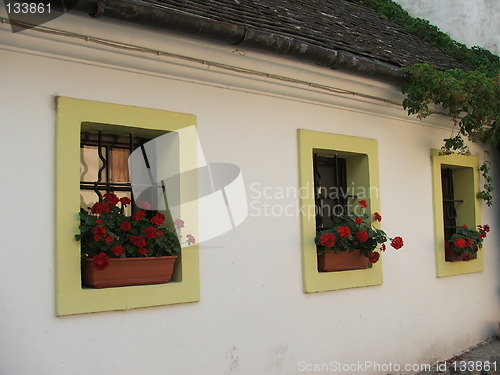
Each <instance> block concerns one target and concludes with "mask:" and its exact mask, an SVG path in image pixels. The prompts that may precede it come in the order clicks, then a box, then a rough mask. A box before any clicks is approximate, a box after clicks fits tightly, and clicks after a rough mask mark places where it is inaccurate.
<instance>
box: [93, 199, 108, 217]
mask: <svg viewBox="0 0 500 375" xmlns="http://www.w3.org/2000/svg"><path fill="white" fill-rule="evenodd" d="M91 211H92V213H93V214H107V213H108V212H109V206H108V204H107V203H106V202H97V203H95V204H94V205H93V206H92V208H91Z"/></svg>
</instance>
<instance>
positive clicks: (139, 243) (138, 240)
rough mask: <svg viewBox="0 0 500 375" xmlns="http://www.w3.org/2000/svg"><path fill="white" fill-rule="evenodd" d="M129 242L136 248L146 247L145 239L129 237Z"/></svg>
mask: <svg viewBox="0 0 500 375" xmlns="http://www.w3.org/2000/svg"><path fill="white" fill-rule="evenodd" d="M130 242H131V243H132V245H134V246H137V247H144V246H146V239H145V238H144V237H141V236H130Z"/></svg>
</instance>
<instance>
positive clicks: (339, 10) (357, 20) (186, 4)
mask: <svg viewBox="0 0 500 375" xmlns="http://www.w3.org/2000/svg"><path fill="white" fill-rule="evenodd" d="M150 3H156V4H158V5H160V6H162V7H165V8H168V9H170V10H172V11H174V12H182V13H186V14H190V15H193V16H196V17H200V18H206V19H210V20H213V21H217V22H223V23H228V24H235V25H240V26H244V27H247V28H252V29H257V30H260V31H266V32H269V33H272V34H279V35H283V36H287V37H292V38H294V39H297V40H299V41H303V42H306V43H310V44H312V45H316V46H320V47H323V48H326V49H335V50H342V51H347V52H351V53H353V54H356V55H359V56H364V57H368V58H373V59H376V60H379V61H382V62H387V63H390V64H394V65H396V66H398V67H406V66H410V65H412V64H415V63H429V64H430V65H433V66H435V67H436V68H440V69H450V68H456V67H460V65H459V64H458V63H457V62H456V61H455V60H454V59H453V58H452V57H450V56H448V55H445V54H444V53H443V52H441V51H440V50H439V49H437V48H435V47H433V46H431V45H430V44H428V43H426V42H424V41H423V40H422V39H420V38H419V37H417V36H415V35H413V34H410V33H409V32H407V31H406V30H405V29H404V28H403V27H401V26H399V25H397V24H396V23H394V22H392V21H390V20H387V19H383V18H381V17H380V16H379V15H378V14H377V12H376V11H375V10H374V9H372V8H370V7H369V6H367V5H365V4H364V3H363V1H362V0H310V1H300V0H279V1H275V0H182V1H179V0H157V1H152V2H150Z"/></svg>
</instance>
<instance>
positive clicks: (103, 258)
mask: <svg viewBox="0 0 500 375" xmlns="http://www.w3.org/2000/svg"><path fill="white" fill-rule="evenodd" d="M92 263H93V264H94V267H95V268H96V269H98V270H104V269H106V268H107V267H108V266H109V258H108V256H107V255H106V254H105V253H99V254H97V255H94V256H93V257H92Z"/></svg>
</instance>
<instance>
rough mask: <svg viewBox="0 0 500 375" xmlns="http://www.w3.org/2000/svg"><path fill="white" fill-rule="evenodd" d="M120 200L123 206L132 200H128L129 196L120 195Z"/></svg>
mask: <svg viewBox="0 0 500 375" xmlns="http://www.w3.org/2000/svg"><path fill="white" fill-rule="evenodd" d="M120 202H121V203H122V204H123V205H124V206H126V205H128V204H130V203H132V201H131V200H130V198H129V197H121V198H120Z"/></svg>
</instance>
